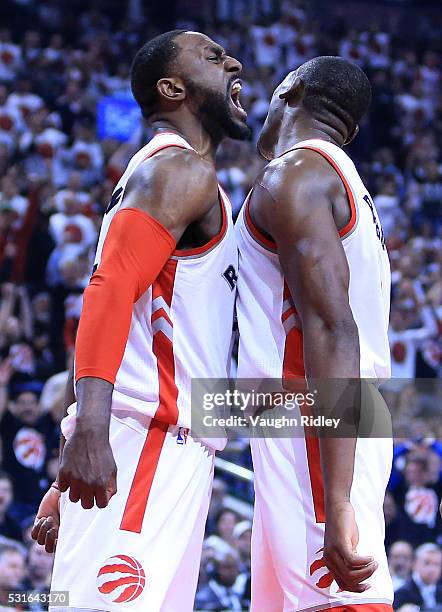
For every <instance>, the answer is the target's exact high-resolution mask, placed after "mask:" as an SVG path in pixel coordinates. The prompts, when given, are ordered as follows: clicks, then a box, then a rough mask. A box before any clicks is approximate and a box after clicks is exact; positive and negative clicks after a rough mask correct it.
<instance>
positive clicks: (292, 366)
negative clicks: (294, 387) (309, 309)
mask: <svg viewBox="0 0 442 612" xmlns="http://www.w3.org/2000/svg"><path fill="white" fill-rule="evenodd" d="M288 299H291V294H290V289H289V287H288V285H287V283H286V281H284V293H283V300H284V301H285V300H288ZM293 313H295V314H296V308H295V306H291V307H290V308H288V309H287V310H286V311H285V312H284V313H282V315H281V321H282V322H284V321H285V320H286V319H287V318H288V317H289V316H290V315H291V314H293ZM282 377H283V379H288V378H305V368H304V346H303V338H302V331H301V330H300V329H299V328H298V327H296V326H295V327H292V329H291V330H290V331H289V333H288V334H286V338H285V346H284V358H283V362H282Z"/></svg>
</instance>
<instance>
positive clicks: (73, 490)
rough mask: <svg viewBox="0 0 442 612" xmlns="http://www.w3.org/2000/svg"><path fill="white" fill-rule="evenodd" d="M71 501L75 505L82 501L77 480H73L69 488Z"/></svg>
mask: <svg viewBox="0 0 442 612" xmlns="http://www.w3.org/2000/svg"><path fill="white" fill-rule="evenodd" d="M69 499H70V500H71V502H73V503H74V504H75V503H77V502H78V500H79V499H80V483H79V482H78V480H75V479H73V480H71V483H70V486H69Z"/></svg>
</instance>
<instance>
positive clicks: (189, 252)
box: [173, 190, 227, 257]
mask: <svg viewBox="0 0 442 612" xmlns="http://www.w3.org/2000/svg"><path fill="white" fill-rule="evenodd" d="M218 202H219V205H220V207H221V215H222V223H221V229H220V230H219V232H218V233H217V234H216V235H215V236H214V237H213V238H211V239H210V240H209V242H207V243H206V244H203V246H200V247H195V248H193V249H175V251H174V252H173V254H174V255H176V256H177V257H191V256H194V255H202V254H203V253H206V252H208V251H210V250H211V249H213V247H214V246H216V245H217V244H218V243H219V242H221V240H222V239H223V238H224V236H225V234H226V231H227V213H226V205H225V204H224V201H223V197H222V195H221V193H220V192H219V190H218Z"/></svg>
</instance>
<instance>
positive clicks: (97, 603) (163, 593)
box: [51, 412, 214, 612]
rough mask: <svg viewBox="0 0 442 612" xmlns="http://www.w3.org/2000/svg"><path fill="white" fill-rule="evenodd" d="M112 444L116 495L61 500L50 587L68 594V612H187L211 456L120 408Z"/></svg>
mask: <svg viewBox="0 0 442 612" xmlns="http://www.w3.org/2000/svg"><path fill="white" fill-rule="evenodd" d="M143 418H144V419H145V420H144V421H143V420H142V419H143ZM64 431H66V428H65V429H64ZM110 443H111V446H112V450H113V453H114V457H115V461H116V464H117V468H118V473H117V489H118V492H117V493H116V495H114V497H112V499H111V500H110V502H109V505H108V506H107V507H106V508H102V509H99V508H97V507H94V508H92V509H90V510H84V509H83V508H82V507H81V504H80V503H75V504H74V503H72V502H71V501H70V500H69V496H68V493H63V494H62V498H61V503H60V512H61V524H60V532H59V537H58V542H57V551H56V554H55V563H54V571H53V577H52V586H51V589H52V590H57V591H69V607H67V608H65V609H66V610H70V611H72V610H75V609H82V610H84V609H86V610H107V611H115V612H117V611H118V612H124V611H127V612H129V611H131V612H134V611H141V610H142V611H143V612H147V611H149V612H160V611H161V612H178V610H179V611H180V612H191V611H192V610H193V602H194V597H195V591H196V587H197V580H198V572H199V564H200V557H201V548H202V541H203V537H204V529H205V523H206V517H207V511H208V506H209V500H210V493H211V488H212V479H213V459H214V451H213V450H212V449H209V448H208V447H206V446H205V445H204V444H202V443H201V442H196V441H195V440H193V439H192V438H191V437H190V436H188V435H187V430H184V429H183V428H179V427H175V426H173V427H172V426H170V427H168V426H167V425H164V424H162V423H160V422H159V421H154V420H151V419H150V418H149V417H143V415H139V414H137V413H133V414H132V415H130V414H128V413H127V412H124V413H122V414H121V417H120V416H118V417H117V416H115V414H112V417H111V424H110ZM54 610H56V611H58V612H60V610H61V609H60V607H57V608H54Z"/></svg>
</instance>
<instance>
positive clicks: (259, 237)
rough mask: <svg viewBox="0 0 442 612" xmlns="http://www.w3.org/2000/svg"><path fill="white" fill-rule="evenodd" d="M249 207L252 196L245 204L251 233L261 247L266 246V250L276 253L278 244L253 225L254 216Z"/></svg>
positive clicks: (246, 217)
mask: <svg viewBox="0 0 442 612" xmlns="http://www.w3.org/2000/svg"><path fill="white" fill-rule="evenodd" d="M249 205H250V195H249V197H248V198H247V201H246V203H245V204H244V212H245V219H246V223H247V227H248V228H249V230H250V233H251V234H252V236H253V237H254V238H255V240H256V241H257V242H258V243H259V244H261V246H264V247H265V248H267V249H269V250H270V251H272V252H274V251H276V242H274V241H273V240H271V239H270V238H268V237H267V236H265V235H264V234H263V233H262V232H261V230H259V229H258V228H257V227H256V225H255V224H254V223H253V221H252V216H251V214H250V210H249Z"/></svg>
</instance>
